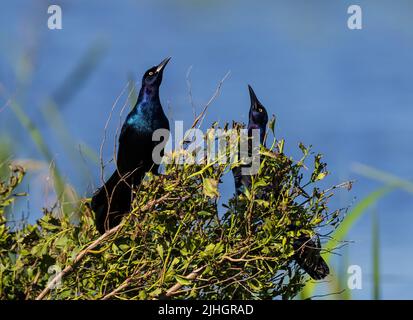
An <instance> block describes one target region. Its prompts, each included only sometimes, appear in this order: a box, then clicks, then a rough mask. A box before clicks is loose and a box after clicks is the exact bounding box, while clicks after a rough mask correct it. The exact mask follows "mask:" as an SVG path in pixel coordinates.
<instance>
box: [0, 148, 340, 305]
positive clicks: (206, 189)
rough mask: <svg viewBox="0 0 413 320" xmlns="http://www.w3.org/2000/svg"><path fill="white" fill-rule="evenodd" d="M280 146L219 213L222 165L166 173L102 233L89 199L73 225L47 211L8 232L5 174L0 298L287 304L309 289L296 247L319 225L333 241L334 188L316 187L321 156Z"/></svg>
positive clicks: (0, 194) (14, 176)
mask: <svg viewBox="0 0 413 320" xmlns="http://www.w3.org/2000/svg"><path fill="white" fill-rule="evenodd" d="M283 145H284V142H283V141H278V142H277V141H274V143H273V145H272V147H271V148H270V149H264V148H262V149H261V158H262V162H261V166H260V171H259V174H258V175H257V176H255V177H254V178H253V181H252V182H253V186H252V189H251V190H250V191H246V193H245V194H243V195H241V196H240V197H239V198H235V197H234V198H232V199H230V200H229V201H228V203H227V204H224V208H225V210H219V211H220V212H218V205H217V203H218V200H219V199H220V193H219V185H220V181H221V178H222V177H223V175H224V174H231V169H232V168H231V166H230V165H229V164H220V163H219V161H216V162H214V163H211V164H207V165H205V164H204V165H201V164H198V165H188V164H185V165H176V164H168V165H165V167H164V172H163V173H164V174H161V175H159V176H149V177H147V179H145V180H144V182H143V184H142V185H141V186H140V187H139V189H138V190H136V192H135V198H134V201H133V210H132V212H131V214H130V215H129V216H127V217H125V219H124V220H123V222H122V223H121V225H120V226H118V227H116V228H114V229H112V230H110V231H108V232H107V233H106V234H104V235H103V236H100V235H99V234H98V233H97V231H96V230H95V228H94V224H93V213H92V212H91V211H90V209H89V205H88V201H89V199H84V200H82V202H81V203H80V204H79V206H78V210H79V211H80V214H79V212H77V213H76V216H79V217H80V218H79V219H78V221H73V219H72V216H71V215H70V214H67V215H64V216H57V215H56V214H55V213H53V212H52V211H48V210H46V209H45V211H44V214H43V216H42V218H41V219H39V220H38V221H37V222H36V223H35V224H32V225H31V224H25V225H24V226H23V227H18V228H16V227H14V226H13V225H12V224H10V223H8V222H7V221H6V220H7V219H6V212H7V210H9V209H10V206H11V205H12V203H13V201H14V199H15V197H16V196H21V195H18V194H15V193H14V192H15V191H14V190H15V188H16V187H17V186H18V184H19V183H20V182H21V181H22V179H23V176H24V170H23V169H22V168H20V167H11V170H10V178H9V179H8V180H7V181H3V182H1V184H0V298H1V299H35V298H36V297H37V298H45V299H114V298H118V299H157V298H162V297H165V296H166V297H175V298H197V299H198V298H204V299H221V298H240V299H273V298H283V299H291V298H293V297H294V296H296V295H297V293H298V292H299V291H300V289H302V287H303V286H304V284H305V283H306V281H308V278H307V277H306V276H304V275H303V274H302V271H300V270H299V268H298V267H297V265H296V264H295V262H294V260H293V259H292V257H293V254H294V251H293V247H292V244H293V242H294V240H295V239H297V238H298V237H299V236H300V235H302V234H303V233H304V234H308V235H310V236H314V235H315V234H316V231H317V230H319V229H320V228H319V227H323V228H322V230H326V232H325V233H328V231H329V230H327V229H330V230H331V229H332V228H334V227H335V226H336V225H337V224H338V223H339V222H340V220H341V218H342V217H341V214H340V213H341V211H340V210H335V211H330V210H329V208H328V201H329V199H330V197H331V196H332V191H333V190H334V187H333V188H330V189H328V190H326V191H323V190H320V189H319V188H318V187H317V184H318V181H320V180H322V179H323V178H324V177H325V176H326V175H327V171H326V165H325V164H324V163H323V162H322V161H321V156H320V155H312V154H311V153H310V151H309V149H307V148H305V147H304V146H302V145H300V149H301V151H302V153H303V157H302V158H301V159H299V160H297V161H295V160H293V159H291V158H289V157H287V156H285V155H284V153H283ZM313 156H314V160H313V163H312V164H311V166H310V167H311V168H312V169H311V170H310V169H308V168H307V166H308V164H307V165H306V164H305V163H307V162H309V161H311V159H310V158H311V157H313ZM263 192H266V193H267V194H269V196H267V197H262V196H261V194H262V193H263ZM221 211H224V212H221ZM292 224H293V225H295V226H296V228H294V229H291V228H289V227H288V226H291V225H292ZM326 228H327V229H326Z"/></svg>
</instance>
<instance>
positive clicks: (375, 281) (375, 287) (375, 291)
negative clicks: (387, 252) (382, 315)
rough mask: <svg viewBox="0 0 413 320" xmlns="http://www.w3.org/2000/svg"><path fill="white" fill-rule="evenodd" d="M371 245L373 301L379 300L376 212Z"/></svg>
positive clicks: (378, 248)
mask: <svg viewBox="0 0 413 320" xmlns="http://www.w3.org/2000/svg"><path fill="white" fill-rule="evenodd" d="M372 220H373V221H372V242H373V243H372V245H373V248H372V249H373V250H372V251H373V299H374V300H380V234H379V232H380V231H379V217H378V214H377V211H375V210H374V211H373V216H372Z"/></svg>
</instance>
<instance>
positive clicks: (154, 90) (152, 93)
mask: <svg viewBox="0 0 413 320" xmlns="http://www.w3.org/2000/svg"><path fill="white" fill-rule="evenodd" d="M142 102H159V87H158V86H142V88H141V90H140V91H139V96H138V104H139V103H142Z"/></svg>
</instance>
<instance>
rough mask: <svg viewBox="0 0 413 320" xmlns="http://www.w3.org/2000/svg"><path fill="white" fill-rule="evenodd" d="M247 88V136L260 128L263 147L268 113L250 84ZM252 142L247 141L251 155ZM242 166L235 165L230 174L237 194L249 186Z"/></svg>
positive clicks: (248, 177)
mask: <svg viewBox="0 0 413 320" xmlns="http://www.w3.org/2000/svg"><path fill="white" fill-rule="evenodd" d="M248 90H249V93H250V100H251V106H250V111H249V114H248V126H247V130H248V137H252V130H253V129H257V130H260V144H262V145H264V147H265V141H264V138H265V132H266V128H267V123H268V113H267V110H266V109H265V108H264V106H263V105H262V104H261V102H260V101H259V100H258V98H257V96H256V95H255V92H254V90H253V89H252V87H251V86H250V85H248ZM251 149H252V143H251V141H249V147H248V152H249V156H251V152H252V150H251ZM243 167H246V165H240V166H237V167H235V168H234V169H233V170H232V174H233V176H234V181H235V191H236V193H237V195H240V194H241V193H243V192H244V190H245V188H247V189H248V188H249V187H250V186H251V176H249V175H243V174H242V172H241V170H242V168H243Z"/></svg>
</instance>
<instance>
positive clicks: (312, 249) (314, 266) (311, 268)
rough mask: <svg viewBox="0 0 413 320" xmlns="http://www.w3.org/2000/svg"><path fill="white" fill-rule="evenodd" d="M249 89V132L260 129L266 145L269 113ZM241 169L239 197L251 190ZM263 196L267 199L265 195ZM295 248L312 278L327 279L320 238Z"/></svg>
mask: <svg viewBox="0 0 413 320" xmlns="http://www.w3.org/2000/svg"><path fill="white" fill-rule="evenodd" d="M248 89H249V93H250V98H251V106H250V111H249V117H248V127H247V128H248V132H249V133H250V132H251V130H252V129H259V130H260V143H261V144H264V143H265V141H264V138H265V133H266V128H267V124H268V113H267V110H266V109H265V107H264V106H263V105H262V104H261V102H260V101H259V100H258V98H257V96H256V95H255V92H254V90H253V89H252V88H251V86H248ZM264 146H265V145H264ZM241 168H242V166H238V167H235V168H234V169H233V171H232V172H233V175H234V181H235V190H236V193H237V195H240V194H241V193H243V192H244V189H245V188H246V189H249V188H250V187H251V176H249V175H242V173H241ZM263 196H264V197H265V194H264V195H263ZM294 228H295V226H294V225H291V226H290V229H294ZM293 248H294V251H295V254H294V259H295V261H296V262H297V263H298V265H299V266H300V267H301V268H302V269H303V270H304V271H305V272H306V273H308V274H309V275H310V277H311V278H313V279H315V280H320V279H323V278H325V277H326V276H327V275H328V274H329V272H330V271H329V268H328V265H327V263H326V262H325V261H324V259H323V258H322V257H321V255H320V251H321V244H320V239H319V237H318V236H316V238H315V239H312V238H310V237H308V236H301V237H300V238H298V239H296V240H295V241H294V243H293Z"/></svg>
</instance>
